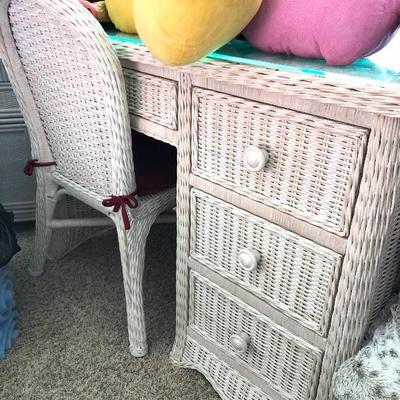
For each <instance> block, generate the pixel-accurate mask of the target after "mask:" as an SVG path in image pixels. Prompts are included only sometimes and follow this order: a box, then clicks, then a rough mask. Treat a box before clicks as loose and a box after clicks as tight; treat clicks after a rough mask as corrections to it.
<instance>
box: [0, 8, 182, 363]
mask: <svg viewBox="0 0 400 400" xmlns="http://www.w3.org/2000/svg"><path fill="white" fill-rule="evenodd" d="M0 21H1V24H0V28H1V33H2V35H1V37H0V39H1V40H0V49H1V57H2V60H3V61H4V63H5V66H6V69H7V72H8V75H9V77H10V81H11V83H12V85H13V89H14V91H15V93H16V95H17V99H18V102H19V104H20V106H21V109H22V112H23V115H24V119H25V122H26V124H27V126H28V131H29V135H30V139H31V143H32V156H33V158H36V159H38V160H40V161H52V160H54V161H56V163H57V167H56V170H55V171H54V167H51V168H39V169H38V170H36V179H37V196H36V201H37V207H36V235H35V245H34V251H33V260H32V264H31V265H30V267H29V268H30V272H31V273H32V274H33V275H36V276H37V275H40V274H41V273H43V271H44V266H45V262H46V260H47V259H49V258H50V257H51V258H58V257H61V256H62V255H64V254H66V253H67V252H68V251H71V249H72V248H74V247H76V246H77V245H79V244H80V243H82V241H84V240H86V239H88V238H89V237H90V236H93V235H94V234H96V233H98V232H101V231H104V230H106V229H109V226H110V221H109V220H108V219H107V218H104V217H103V218H99V212H100V213H101V214H103V215H104V214H105V215H107V216H108V217H110V218H111V220H112V222H113V223H114V224H115V226H116V228H117V233H118V240H119V249H120V254H121V264H122V270H123V276H124V288H125V296H126V305H127V317H128V334H129V342H130V351H131V353H132V355H134V356H144V355H145V354H146V352H147V341H146V328H145V318H144V308H143V296H142V277H143V269H144V259H145V245H146V238H147V235H148V232H149V230H150V227H151V225H152V224H153V222H154V220H155V219H156V218H157V216H158V215H159V214H160V213H161V212H163V211H165V210H168V209H170V208H172V207H173V206H174V204H175V197H176V193H175V188H171V189H168V190H165V191H163V192H160V193H156V194H152V195H149V196H145V197H143V198H141V199H140V201H139V203H140V207H139V208H138V209H128V210H127V218H126V220H129V222H130V225H131V226H132V229H130V230H129V231H127V230H126V227H127V221H126V220H125V221H123V218H122V216H121V213H119V214H118V213H116V212H114V211H113V210H112V209H110V208H106V207H105V206H103V204H102V201H103V200H104V198H106V197H107V198H108V197H109V196H110V195H116V197H115V198H116V199H119V200H121V201H122V199H123V197H121V195H122V196H124V197H125V198H126V196H127V195H130V194H131V193H132V192H134V191H135V188H136V183H135V174H134V168H133V156H132V139H131V129H130V125H129V113H128V106H127V97H126V92H125V83H124V79H123V74H122V68H121V65H120V63H119V60H118V58H117V56H116V54H115V52H114V51H113V48H112V46H111V44H110V42H109V41H108V37H107V35H106V34H105V32H104V30H103V29H102V27H101V26H100V24H99V23H98V22H97V21H96V20H95V19H94V18H93V17H92V15H91V14H90V13H89V12H88V11H87V10H85V9H84V8H83V7H82V6H81V5H80V4H79V2H71V1H70V0H57V1H52V0H34V1H32V2H29V3H26V2H25V1H23V0H11V2H10V0H3V1H2V2H0ZM69 196H72V197H75V198H76V199H74V200H72V199H71V197H69ZM83 203H85V204H83ZM122 208H123V206H122ZM96 210H97V211H96ZM122 211H124V210H122ZM122 215H123V213H122ZM55 228H56V229H57V231H56V232H55V233H54V232H53V230H54V229H55Z"/></svg>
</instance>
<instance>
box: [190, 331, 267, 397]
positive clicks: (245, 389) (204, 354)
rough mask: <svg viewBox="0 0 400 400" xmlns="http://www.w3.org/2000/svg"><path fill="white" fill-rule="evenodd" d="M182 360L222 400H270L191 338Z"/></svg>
mask: <svg viewBox="0 0 400 400" xmlns="http://www.w3.org/2000/svg"><path fill="white" fill-rule="evenodd" d="M183 360H184V362H185V361H186V362H187V366H188V367H189V368H193V367H194V366H196V368H198V369H199V370H200V371H201V372H202V374H204V375H205V376H206V377H207V379H208V380H209V381H210V382H211V383H212V384H213V385H214V387H215V389H216V390H217V391H218V392H219V393H220V394H221V395H222V396H224V397H223V398H224V399H229V400H272V399H271V398H270V397H268V396H267V395H266V394H265V393H263V392H262V391H261V390H260V389H259V388H257V387H256V386H254V385H252V384H251V383H250V382H248V381H247V380H246V379H245V378H243V377H242V376H240V375H239V374H238V373H237V372H236V371H235V370H234V369H232V368H230V367H229V366H228V365H226V364H225V363H224V362H222V361H220V360H219V359H218V358H217V357H216V356H214V355H213V354H212V353H210V352H209V351H208V350H207V349H205V348H204V347H203V346H201V345H199V344H198V343H197V342H196V341H195V340H193V339H192V338H188V339H187V342H186V347H185V353H184V355H183Z"/></svg>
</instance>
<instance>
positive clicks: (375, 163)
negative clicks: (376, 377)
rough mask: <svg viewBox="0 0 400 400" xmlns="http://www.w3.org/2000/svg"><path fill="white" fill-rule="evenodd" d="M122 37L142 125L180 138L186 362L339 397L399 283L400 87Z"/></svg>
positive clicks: (283, 388) (237, 388)
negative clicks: (172, 55)
mask: <svg viewBox="0 0 400 400" xmlns="http://www.w3.org/2000/svg"><path fill="white" fill-rule="evenodd" d="M114 45H115V49H116V51H117V53H118V55H119V57H120V60H121V63H122V65H123V67H124V69H125V75H126V81H127V82H126V83H127V89H128V98H129V101H130V104H131V112H132V114H131V115H132V118H131V122H132V125H133V126H134V127H136V128H137V129H139V130H141V131H143V132H145V133H147V134H149V135H152V136H154V137H157V138H159V139H161V140H165V141H167V142H169V143H173V144H176V145H177V146H178V203H177V204H178V207H177V218H178V221H177V223H178V250H177V327H176V341H175V346H174V349H173V351H172V359H173V360H174V362H175V363H176V364H177V365H181V366H184V367H189V368H195V369H198V370H199V371H201V372H202V373H203V374H204V375H205V376H206V377H207V378H208V379H209V381H210V382H211V383H212V384H213V385H214V387H215V389H216V390H217V391H218V393H219V394H220V395H221V397H222V398H224V399H241V400H245V399H246V400H247V399H252V400H256V399H257V400H261V399H263V400H267V399H268V400H276V399H296V400H306V399H309V400H311V399H318V400H325V399H330V398H332V394H331V392H330V382H331V377H332V374H333V372H334V370H335V369H336V368H337V366H338V365H339V364H340V363H341V362H342V361H343V360H344V359H346V358H347V357H348V356H350V355H351V354H353V353H354V352H355V351H356V350H357V348H358V346H359V344H360V340H361V339H362V336H363V334H364V332H365V330H366V327H367V326H368V323H369V321H370V320H371V318H372V317H373V315H374V314H375V313H376V312H377V311H378V310H379V308H380V307H381V305H382V304H383V303H384V302H385V301H386V300H387V298H388V297H389V296H390V294H391V293H392V291H393V290H394V288H395V286H396V285H397V281H398V264H399V261H400V240H399V239H400V237H399V236H400V226H399V218H400V214H399V205H400V203H399V200H400V193H399V189H400V179H399V167H400V151H399V150H400V147H399V144H400V121H399V119H398V117H400V109H399V102H400V86H399V85H398V83H396V82H391V83H388V82H383V81H382V82H377V81H368V80H365V79H359V78H357V77H354V78H350V79H349V74H347V75H345V76H343V77H338V76H331V75H325V76H316V75H315V74H306V73H302V72H299V71H295V70H293V71H292V68H290V67H289V66H288V67H287V68H284V69H285V70H284V71H283V70H281V69H282V68H280V69H279V70H277V69H266V68H263V67H261V66H257V65H254V66H249V65H245V64H240V63H239V64H238V63H234V62H228V61H221V60H215V59H214V60H211V59H207V60H204V61H202V62H201V63H198V64H196V65H194V66H190V67H185V68H181V69H174V68H167V67H164V66H162V65H161V64H159V63H158V62H157V61H155V60H154V59H153V58H152V57H151V56H150V55H149V53H148V52H147V50H146V49H145V48H144V47H143V46H141V45H140V44H137V43H134V42H130V43H127V42H121V41H114ZM235 51H236V49H228V53H229V52H235ZM230 54H232V53H230ZM264 151H265V152H266V153H265V152H264ZM246 157H247V162H246ZM257 169H258V171H256V170H257Z"/></svg>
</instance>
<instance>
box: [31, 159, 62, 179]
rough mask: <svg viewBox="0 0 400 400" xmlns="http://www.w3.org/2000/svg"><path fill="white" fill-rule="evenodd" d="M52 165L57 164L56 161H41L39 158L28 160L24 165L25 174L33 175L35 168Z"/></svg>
mask: <svg viewBox="0 0 400 400" xmlns="http://www.w3.org/2000/svg"><path fill="white" fill-rule="evenodd" d="M52 165H57V163H56V162H55V161H48V162H39V161H38V160H36V159H35V160H28V161H27V162H26V165H25V167H24V174H25V175H28V176H32V174H33V170H34V169H35V168H40V167H51V166H52Z"/></svg>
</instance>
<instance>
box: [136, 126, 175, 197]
mask: <svg viewBox="0 0 400 400" xmlns="http://www.w3.org/2000/svg"><path fill="white" fill-rule="evenodd" d="M132 143H133V162H134V165H135V175H136V186H137V187H136V193H137V194H138V196H139V197H140V196H146V195H149V194H153V193H157V192H161V191H162V190H165V189H168V188H171V187H173V186H175V185H176V148H175V147H173V146H170V145H169V144H166V143H163V142H160V141H159V140H155V139H153V138H151V137H148V136H146V135H143V134H142V133H139V132H136V131H132Z"/></svg>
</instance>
